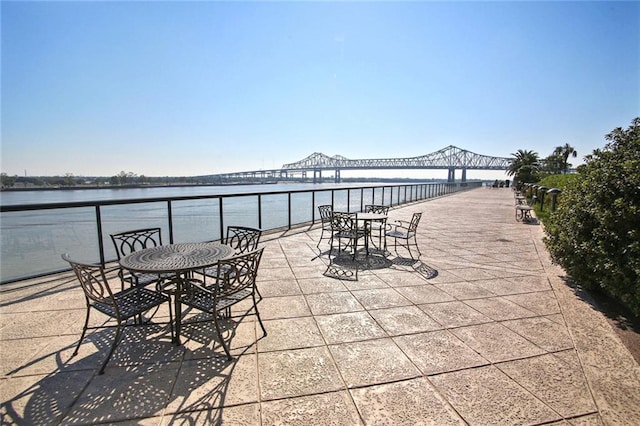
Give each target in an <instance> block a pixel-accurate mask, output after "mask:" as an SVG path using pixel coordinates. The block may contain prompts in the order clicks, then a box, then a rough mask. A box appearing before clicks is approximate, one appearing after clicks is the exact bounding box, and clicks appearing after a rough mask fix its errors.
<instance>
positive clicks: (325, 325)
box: [315, 311, 387, 344]
mask: <svg viewBox="0 0 640 426" xmlns="http://www.w3.org/2000/svg"><path fill="white" fill-rule="evenodd" d="M315 319H316V321H317V322H318V327H319V328H320V331H321V332H322V334H323V336H324V338H325V339H326V341H327V343H329V344H333V343H344V342H355V341H358V340H366V339H375V338H379V337H386V336H387V334H386V333H385V331H384V330H383V329H382V328H381V327H380V326H379V325H378V324H377V323H376V321H375V320H374V319H373V318H372V317H371V315H369V313H367V312H365V311H362V312H351V313H344V314H334V315H323V316H317V317H315Z"/></svg>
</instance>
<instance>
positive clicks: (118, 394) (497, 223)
mask: <svg viewBox="0 0 640 426" xmlns="http://www.w3.org/2000/svg"><path fill="white" fill-rule="evenodd" d="M413 212H423V217H422V221H421V223H420V226H419V235H418V241H419V244H420V249H421V251H422V256H421V258H420V261H419V262H418V263H415V264H411V262H408V261H406V258H404V257H405V256H406V252H403V251H400V255H401V256H400V258H398V257H396V255H395V254H393V256H391V258H390V262H388V263H385V262H382V261H380V262H372V263H370V264H369V266H368V268H366V269H365V270H361V271H359V274H358V280H357V281H349V280H337V279H334V278H329V277H325V276H324V275H323V273H324V272H325V269H326V261H327V259H326V256H320V257H318V258H316V256H317V255H318V249H316V241H317V239H318V237H319V235H320V230H319V229H318V228H317V227H316V228H314V229H312V230H308V229H302V230H297V231H293V232H290V233H288V234H287V235H269V236H267V237H266V238H265V241H264V246H265V247H266V250H265V255H264V257H263V261H262V265H261V269H260V273H259V287H260V291H261V293H262V295H263V296H264V298H263V300H262V301H261V302H260V303H259V309H260V313H261V315H262V318H263V320H264V322H265V326H266V328H267V331H268V333H269V334H268V336H266V337H264V338H261V331H260V328H259V326H257V323H256V321H255V317H254V316H253V315H248V316H245V317H242V316H241V315H242V313H243V312H245V311H246V309H247V305H243V306H240V307H239V309H236V310H235V311H234V314H235V315H236V317H235V318H234V319H235V320H236V321H238V324H237V325H236V326H235V327H234V328H233V332H232V336H231V346H232V351H233V352H234V354H235V356H236V357H235V359H234V360H233V361H231V362H227V361H226V358H225V357H224V352H223V351H222V348H221V347H220V345H219V344H217V343H216V342H215V339H214V335H215V332H214V330H213V328H212V326H211V324H210V323H204V324H202V323H201V324H199V325H197V326H195V325H192V326H186V327H185V328H184V330H183V334H184V337H183V343H184V345H183V346H180V347H176V346H174V345H172V344H171V342H170V340H169V336H168V334H169V333H168V330H167V329H166V328H165V327H163V326H160V325H157V326H151V327H138V328H128V329H127V331H126V333H125V338H124V341H123V342H122V343H121V344H120V346H119V347H118V349H117V351H116V353H115V354H114V357H113V358H112V360H111V362H110V363H109V365H108V367H107V369H106V372H105V374H104V375H101V376H98V375H96V373H97V369H98V367H99V365H100V361H101V359H103V356H104V355H105V352H106V348H107V347H108V345H109V344H110V338H111V336H112V335H111V334H110V333H111V332H110V331H102V330H100V331H96V332H94V333H92V334H90V335H89V337H88V339H86V340H85V343H84V344H83V345H82V346H81V349H80V353H79V354H78V355H77V356H75V357H71V354H72V353H73V349H74V347H75V344H76V342H77V339H78V337H79V334H80V331H81V324H82V321H83V318H84V299H83V296H82V294H81V292H80V290H79V289H78V287H77V284H76V282H75V281H74V279H72V277H71V275H70V274H61V275H57V276H52V277H49V278H46V279H38V280H31V281H24V282H20V283H14V284H10V285H5V286H3V287H2V288H1V295H2V299H1V304H2V311H1V314H0V327H1V330H2V331H1V333H2V334H1V339H2V345H1V346H0V354H1V355H2V356H1V365H0V367H1V368H2V373H3V378H2V382H1V383H2V386H1V392H0V395H1V399H2V401H3V403H2V409H1V414H2V424H11V423H17V424H29V425H32V424H59V423H60V424H96V423H110V424H114V423H120V422H122V423H123V424H142V425H152V424H153V425H155V424H163V425H164V424H190V425H193V424H230V425H280V424H295V425H330V424H333V425H356V424H369V425H400V424H405V425H415V424H433V425H444V424H472V425H487V424H499V425H503V424H505V425H511V424H579V425H583V424H629V425H638V424H640V366H639V365H638V363H637V362H635V360H634V359H633V358H632V356H631V355H630V354H629V352H628V351H627V350H626V348H625V347H624V346H623V345H622V344H621V342H620V340H619V339H618V338H617V336H616V334H615V333H614V331H613V330H612V329H611V327H610V325H609V323H608V322H607V321H606V319H605V318H604V317H603V315H602V314H601V313H600V312H598V311H597V310H596V309H594V308H593V306H592V305H591V304H590V303H589V301H588V300H586V299H585V297H584V295H582V294H580V293H579V292H578V291H577V290H575V289H572V288H571V287H569V286H568V285H567V284H566V283H565V282H564V281H563V279H562V275H563V274H562V271H561V270H560V269H559V268H557V267H556V266H554V265H552V264H551V263H550V261H549V259H548V255H547V252H546V251H545V248H544V244H543V243H542V237H543V231H542V229H541V226H540V225H537V224H533V225H530V224H523V223H519V222H516V221H515V220H514V207H513V195H512V192H511V191H510V190H508V189H501V190H498V189H485V188H480V189H475V190H472V191H469V192H465V193H460V194H456V195H452V196H446V197H442V198H439V199H435V200H431V201H427V202H420V203H415V204H412V205H408V206H404V207H402V208H395V209H392V210H391V211H390V216H391V218H393V219H409V218H410V216H411V214H412V213H413ZM321 248H323V249H325V250H326V248H327V247H326V245H325V243H323V245H322V246H321ZM314 258H315V259H314ZM312 259H314V260H312ZM240 308H243V309H240ZM166 316H167V315H166V313H164V315H163V313H162V312H161V313H160V314H159V315H157V316H156V318H160V319H163V317H165V318H166ZM94 318H95V319H96V320H98V319H99V318H98V315H95V316H94ZM229 335H230V333H227V336H229ZM134 342H135V343H134Z"/></svg>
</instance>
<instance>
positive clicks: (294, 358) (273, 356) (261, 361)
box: [258, 347, 344, 400]
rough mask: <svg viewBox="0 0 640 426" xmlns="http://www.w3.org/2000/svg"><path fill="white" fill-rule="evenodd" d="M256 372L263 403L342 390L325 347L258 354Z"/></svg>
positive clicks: (336, 371) (337, 374)
mask: <svg viewBox="0 0 640 426" xmlns="http://www.w3.org/2000/svg"><path fill="white" fill-rule="evenodd" d="M258 369H259V373H258V374H259V377H260V395H261V398H262V399H263V400H269V399H279V398H289V397H296V396H303V395H312V394H316V393H324V392H331V391H337V390H340V389H344V384H343V383H342V380H341V379H340V374H339V373H338V370H337V369H336V365H335V364H334V362H333V360H332V357H331V354H330V353H329V350H328V349H327V348H326V347H318V348H306V349H296V350H288V351H279V352H265V353H261V354H260V355H259V357H258Z"/></svg>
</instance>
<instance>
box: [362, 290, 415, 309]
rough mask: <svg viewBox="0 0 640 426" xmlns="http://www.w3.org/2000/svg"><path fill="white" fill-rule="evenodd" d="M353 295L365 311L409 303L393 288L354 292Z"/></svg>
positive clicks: (409, 303)
mask: <svg viewBox="0 0 640 426" xmlns="http://www.w3.org/2000/svg"><path fill="white" fill-rule="evenodd" d="M353 295H354V296H355V297H356V299H358V301H359V302H360V303H361V304H362V306H364V307H365V308H366V309H381V308H392V307H394V306H407V305H411V302H410V301H409V300H408V299H407V298H406V297H404V296H402V295H401V294H400V293H398V292H397V291H396V290H395V289H393V288H382V289H372V290H355V291H353Z"/></svg>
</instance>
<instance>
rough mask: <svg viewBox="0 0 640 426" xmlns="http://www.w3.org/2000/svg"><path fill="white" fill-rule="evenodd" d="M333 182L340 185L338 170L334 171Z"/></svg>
mask: <svg viewBox="0 0 640 426" xmlns="http://www.w3.org/2000/svg"><path fill="white" fill-rule="evenodd" d="M334 182H335V183H340V169H336V174H335V179H334Z"/></svg>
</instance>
